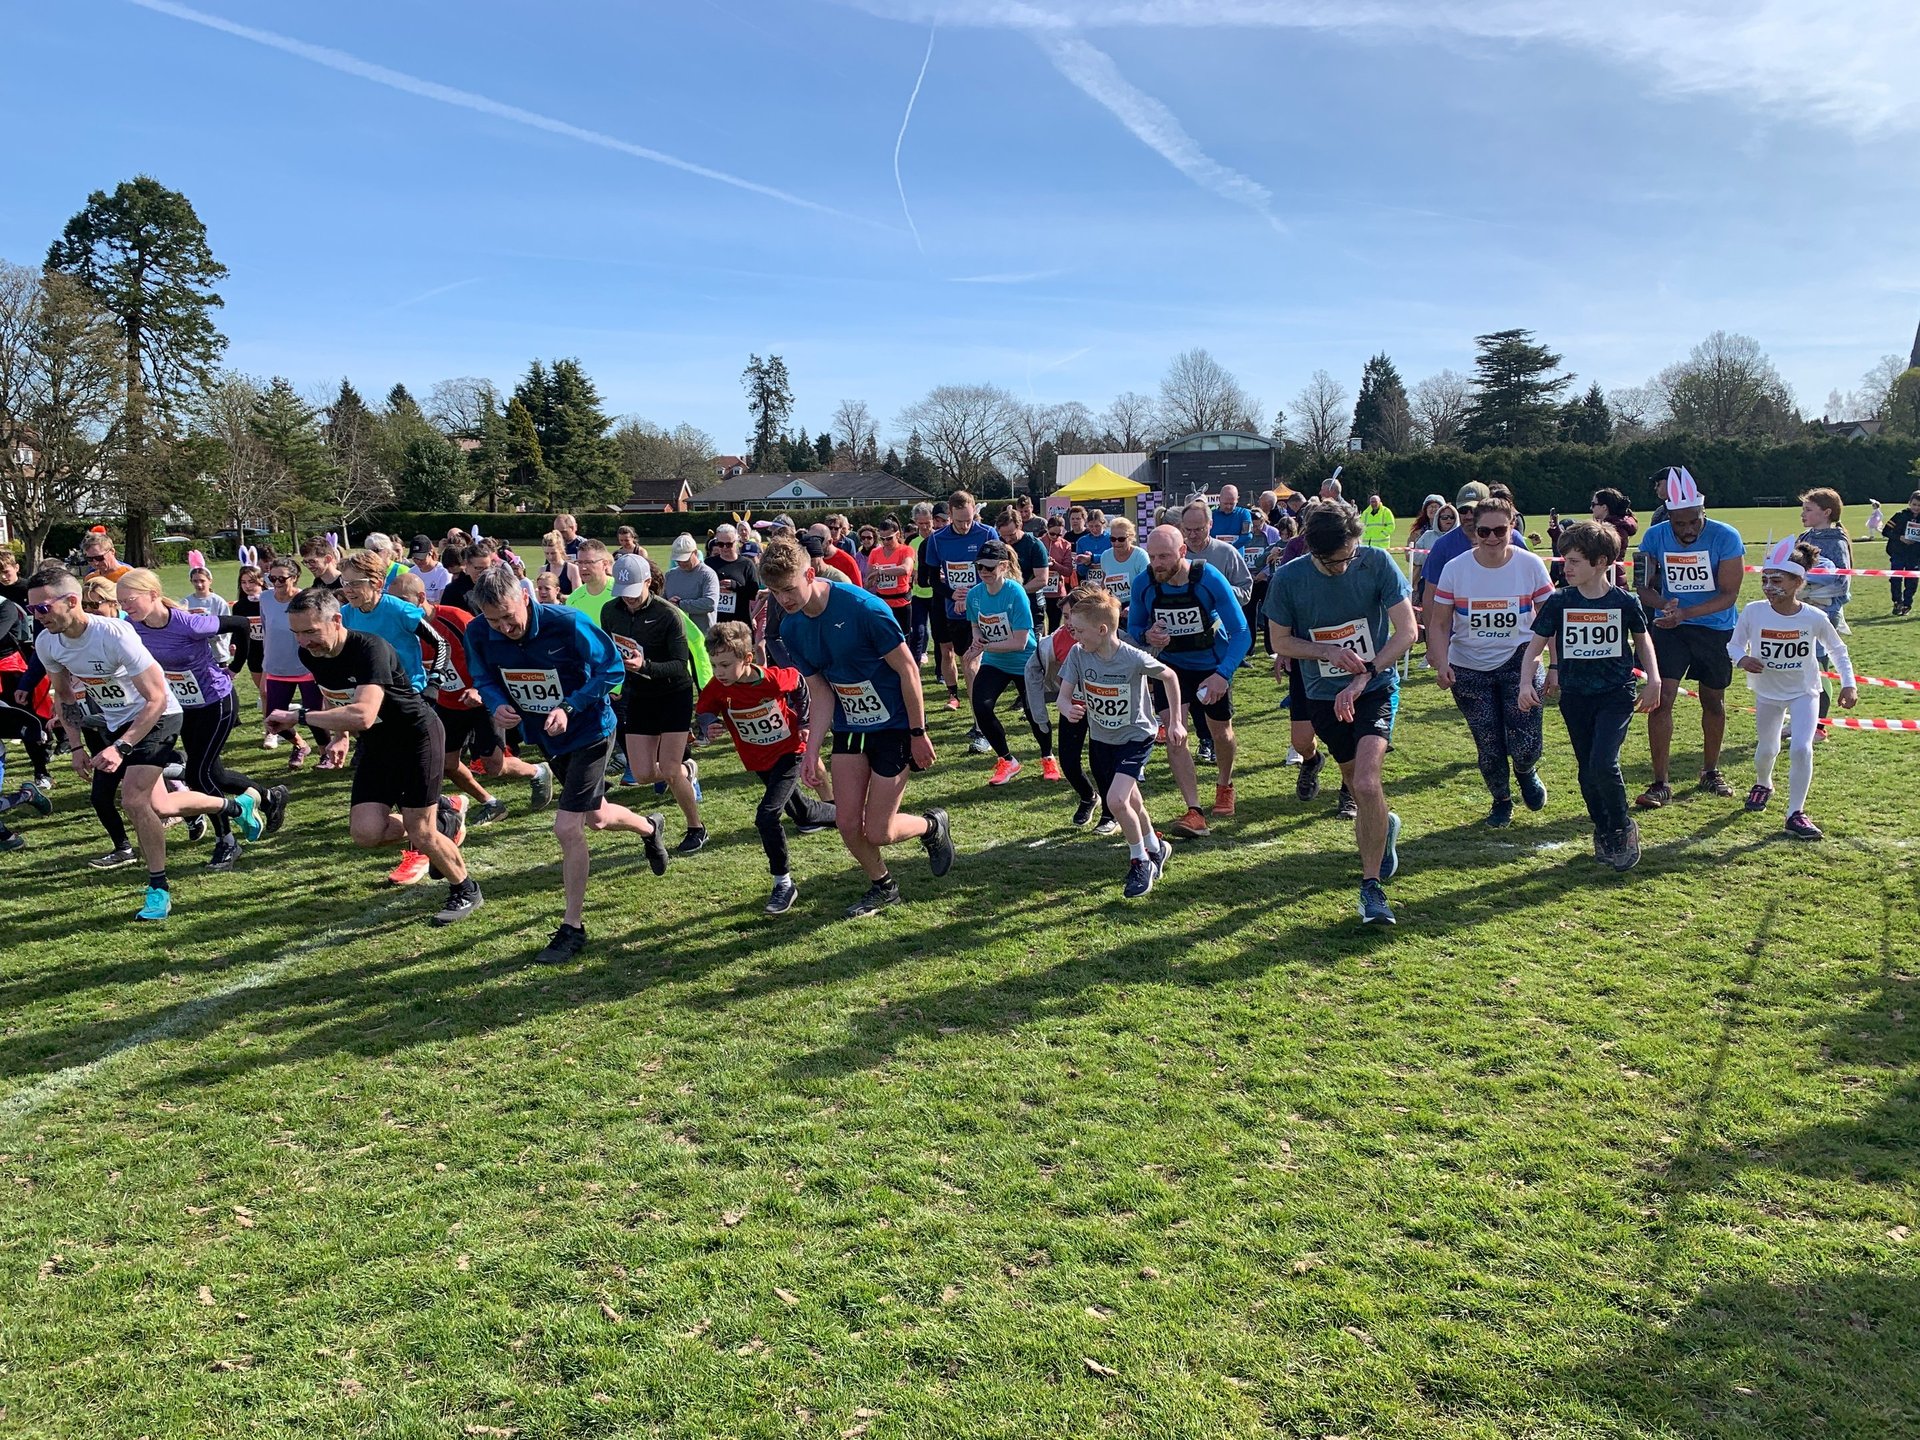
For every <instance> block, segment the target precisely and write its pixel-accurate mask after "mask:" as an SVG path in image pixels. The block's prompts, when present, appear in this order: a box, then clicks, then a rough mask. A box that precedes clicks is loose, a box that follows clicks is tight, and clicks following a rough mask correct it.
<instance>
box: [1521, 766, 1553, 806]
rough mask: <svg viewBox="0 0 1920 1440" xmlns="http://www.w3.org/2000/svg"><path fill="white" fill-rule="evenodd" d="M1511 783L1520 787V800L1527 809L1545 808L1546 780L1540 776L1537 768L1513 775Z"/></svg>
mask: <svg viewBox="0 0 1920 1440" xmlns="http://www.w3.org/2000/svg"><path fill="white" fill-rule="evenodd" d="M1513 783H1514V784H1516V785H1518V786H1519V787H1520V800H1521V802H1522V803H1523V804H1524V805H1525V806H1526V807H1527V809H1529V810H1544V809H1546V808H1547V782H1546V781H1544V780H1542V779H1541V778H1540V772H1539V771H1538V770H1529V771H1527V773H1526V774H1524V775H1516V776H1514V777H1513Z"/></svg>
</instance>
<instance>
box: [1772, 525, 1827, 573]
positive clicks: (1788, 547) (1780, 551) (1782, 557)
mask: <svg viewBox="0 0 1920 1440" xmlns="http://www.w3.org/2000/svg"><path fill="white" fill-rule="evenodd" d="M1799 543H1800V542H1799V540H1798V539H1797V538H1796V537H1795V536H1792V535H1789V536H1787V538H1786V539H1784V540H1782V541H1781V542H1780V543H1779V544H1778V545H1775V546H1774V547H1773V548H1772V549H1771V550H1769V551H1767V558H1766V560H1765V561H1764V562H1763V563H1762V564H1761V566H1760V568H1761V569H1762V570H1782V571H1785V572H1786V573H1787V574H1789V575H1798V576H1799V577H1800V578H1801V579H1802V580H1804V579H1806V578H1807V576H1809V575H1819V574H1822V573H1824V572H1826V571H1828V570H1830V569H1831V568H1832V567H1831V566H1829V565H1828V564H1827V562H1826V561H1824V560H1822V561H1820V562H1819V563H1818V564H1816V565H1815V566H1814V567H1813V568H1812V569H1811V570H1809V569H1808V568H1807V567H1806V566H1804V565H1802V564H1801V563H1800V562H1799V561H1798V560H1796V559H1794V558H1793V547H1794V546H1796V545H1798V544H1799Z"/></svg>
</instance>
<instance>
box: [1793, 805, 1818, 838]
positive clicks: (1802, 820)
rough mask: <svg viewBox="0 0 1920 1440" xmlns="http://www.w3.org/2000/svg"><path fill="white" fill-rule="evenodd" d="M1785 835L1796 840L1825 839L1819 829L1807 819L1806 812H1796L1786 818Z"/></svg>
mask: <svg viewBox="0 0 1920 1440" xmlns="http://www.w3.org/2000/svg"><path fill="white" fill-rule="evenodd" d="M1787 834H1789V835H1791V836H1792V837H1793V838H1794V839H1796V840H1824V839H1826V838H1827V837H1826V836H1825V835H1824V834H1823V833H1822V832H1821V830H1820V827H1819V826H1818V825H1816V824H1814V823H1813V821H1811V820H1809V819H1808V818H1807V812H1806V811H1804V810H1796V811H1794V812H1793V814H1791V815H1789V816H1787Z"/></svg>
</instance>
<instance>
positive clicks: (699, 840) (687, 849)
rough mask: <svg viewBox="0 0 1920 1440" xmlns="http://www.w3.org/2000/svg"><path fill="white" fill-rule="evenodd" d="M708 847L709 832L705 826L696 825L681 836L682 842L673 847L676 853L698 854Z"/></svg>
mask: <svg viewBox="0 0 1920 1440" xmlns="http://www.w3.org/2000/svg"><path fill="white" fill-rule="evenodd" d="M706 848H707V832H706V829H705V828H704V827H703V826H699V825H695V826H693V827H692V828H691V829H689V830H688V831H687V833H686V834H685V835H682V836H681V837H680V843H679V844H678V845H676V846H674V847H673V853H674V854H676V855H698V854H699V853H700V852H701V851H702V850H704V849H706Z"/></svg>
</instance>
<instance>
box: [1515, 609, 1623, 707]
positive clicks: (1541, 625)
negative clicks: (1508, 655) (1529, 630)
mask: <svg viewBox="0 0 1920 1440" xmlns="http://www.w3.org/2000/svg"><path fill="white" fill-rule="evenodd" d="M1646 632H1647V612H1646V611H1645V610H1644V609H1642V608H1641V605H1640V601H1639V600H1638V599H1637V598H1635V597H1634V596H1632V595H1629V594H1628V593H1627V592H1626V591H1624V590H1622V589H1621V588H1620V587H1619V586H1618V585H1610V586H1608V587H1607V593H1606V594H1604V595H1602V596H1601V597H1600V598H1599V599H1598V600H1589V599H1588V598H1587V597H1586V596H1584V595H1582V594H1581V593H1580V592H1579V591H1578V590H1575V589H1574V588H1573V587H1572V586H1568V587H1567V588H1566V589H1564V590H1556V591H1554V592H1553V594H1551V595H1549V596H1548V597H1547V598H1546V599H1545V600H1543V601H1541V602H1540V608H1539V609H1538V610H1537V611H1536V612H1535V613H1534V617H1533V633H1534V634H1536V635H1544V636H1546V637H1547V641H1548V643H1549V645H1550V646H1551V647H1552V650H1553V654H1554V658H1555V663H1556V664H1557V665H1558V666H1559V667H1560V689H1561V691H1562V693H1564V694H1568V695H1599V694H1602V693H1604V692H1606V691H1608V690H1617V689H1619V688H1620V687H1621V686H1622V685H1631V684H1632V683H1633V637H1634V636H1636V635H1644V634H1646Z"/></svg>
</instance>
